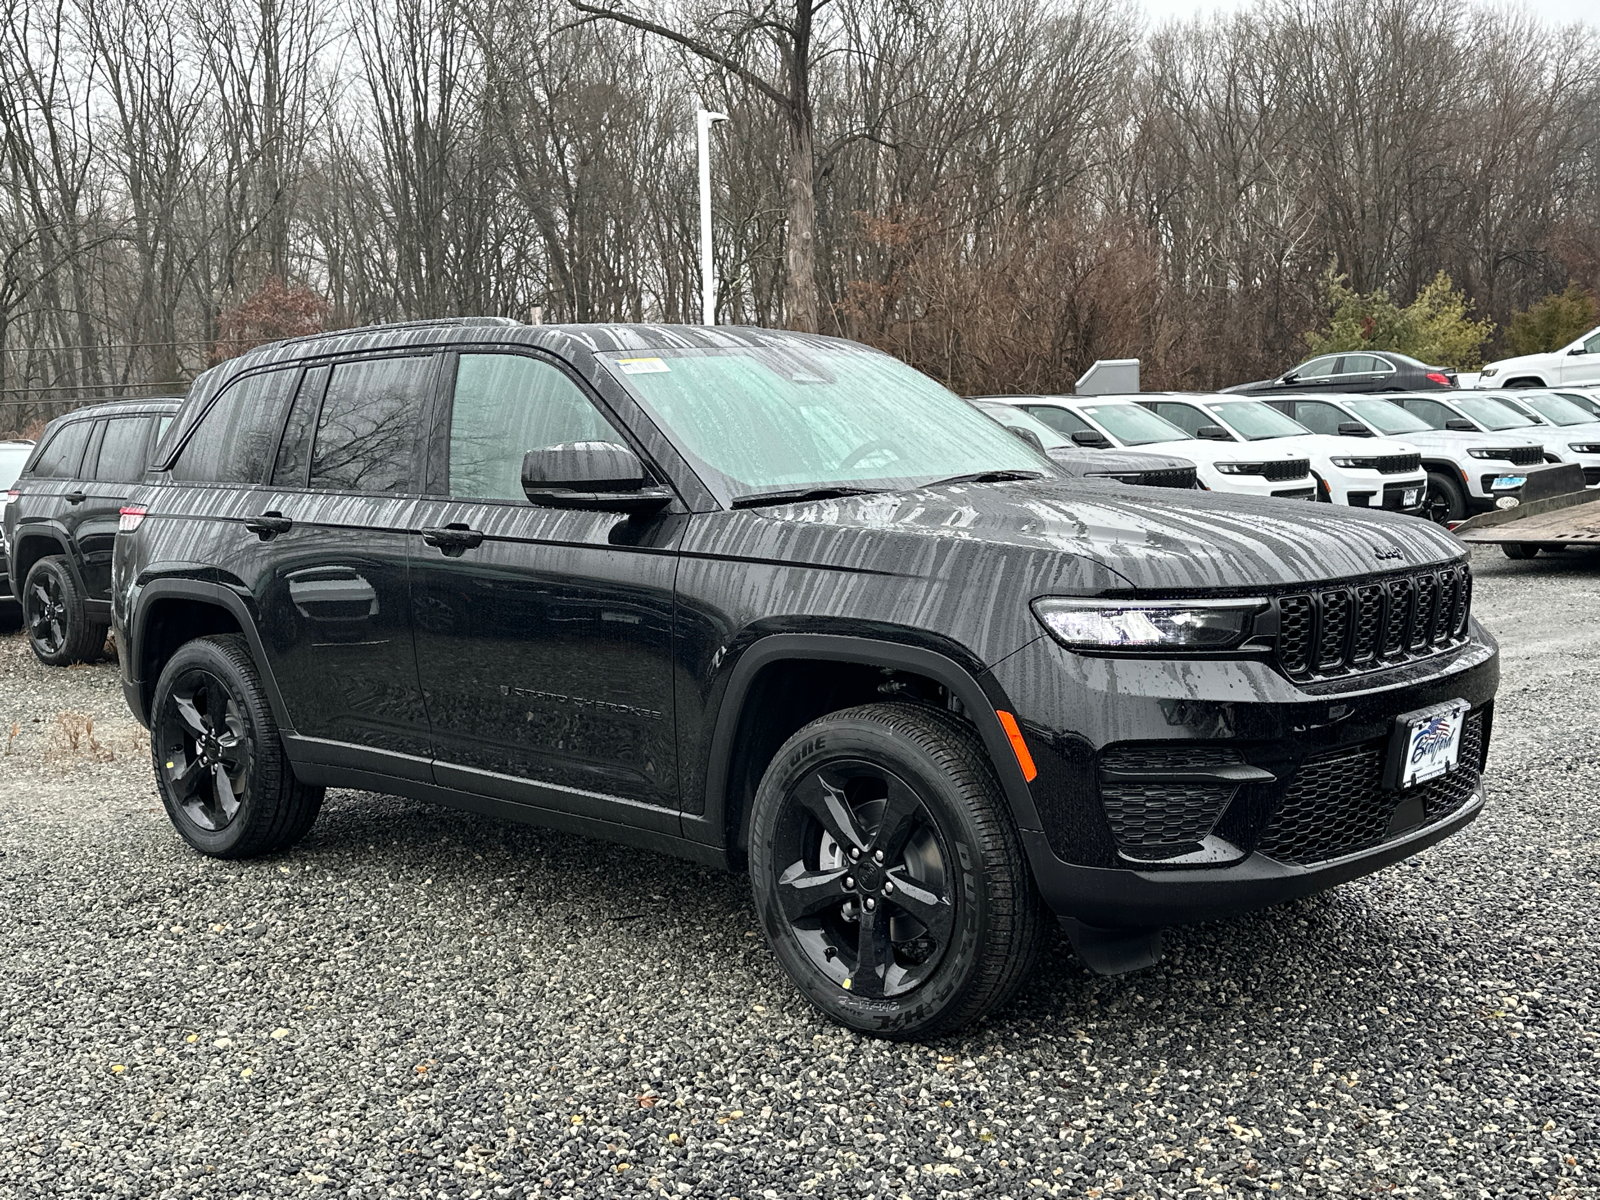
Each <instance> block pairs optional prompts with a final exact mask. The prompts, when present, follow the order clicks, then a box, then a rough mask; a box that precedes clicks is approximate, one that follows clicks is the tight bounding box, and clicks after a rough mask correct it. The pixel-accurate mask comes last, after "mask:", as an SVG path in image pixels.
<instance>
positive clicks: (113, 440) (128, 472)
mask: <svg viewBox="0 0 1600 1200" xmlns="http://www.w3.org/2000/svg"><path fill="white" fill-rule="evenodd" d="M149 442H150V418H149V417H117V418H115V419H114V420H111V421H109V422H107V423H106V431H105V433H104V435H102V437H101V438H100V461H99V462H97V463H96V464H95V468H94V477H95V478H96V479H98V480H101V481H102V482H105V483H133V482H135V481H136V480H138V479H141V478H143V476H144V467H145V447H146V446H148V445H149Z"/></svg>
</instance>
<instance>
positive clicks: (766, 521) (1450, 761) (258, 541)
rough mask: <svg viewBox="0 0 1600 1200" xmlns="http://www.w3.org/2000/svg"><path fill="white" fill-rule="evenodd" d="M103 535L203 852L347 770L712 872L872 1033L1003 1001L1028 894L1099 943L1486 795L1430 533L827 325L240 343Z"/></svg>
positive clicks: (1227, 900) (1388, 848) (1362, 864)
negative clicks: (1137, 450) (1092, 425)
mask: <svg viewBox="0 0 1600 1200" xmlns="http://www.w3.org/2000/svg"><path fill="white" fill-rule="evenodd" d="M113 574H114V580H113V588H112V591H113V596H114V614H115V620H116V628H117V635H118V644H119V646H120V647H121V648H122V650H123V653H122V655H121V662H122V673H123V686H124V690H125V692H126V695H127V698H128V702H129V704H130V705H131V706H132V708H133V711H134V712H135V713H136V714H137V716H138V717H139V719H140V720H141V721H144V722H145V723H146V724H148V725H149V727H150V728H151V731H152V749H153V753H154V768H155V776H156V782H157V785H158V787H159V790H160V792H161V795H162V798H163V800H164V802H165V804H166V807H167V811H168V813H169V814H170V816H171V819H172V821H173V823H174V825H175V826H176V827H177V829H178V831H179V833H181V835H182V836H183V837H184V838H185V839H187V840H188V841H189V843H190V844H191V845H193V846H195V847H196V848H197V849H199V850H200V851H202V852H203V853H207V854H212V855H217V856H221V857H242V856H246V855H255V854H262V853H266V852H270V851H273V850H277V849H280V848H282V847H284V846H287V845H289V844H291V843H293V842H294V841H295V840H296V839H298V838H299V837H301V836H302V835H303V834H304V833H305V832H306V830H307V829H308V828H309V827H310V826H311V824H312V822H313V821H314V820H315V818H316V815H317V811H318V807H319V805H320V803H321V800H322V794H323V789H324V788H325V787H329V786H338V787H350V788H363V789H370V790H375V791H383V792H393V793H398V794H402V795H407V796H412V797H417V798H420V799H424V800H431V801H436V802H439V803H442V804H447V805H454V806H457V807H460V808H464V809H468V810H472V811H475V812H481V813H490V814H494V815H498V816H502V817H508V818H511V819H514V820H521V821H530V822H537V823H540V824H545V825H550V826H555V827H557V828H561V829H566V830H572V831H577V832H581V833H586V834H592V835H597V836H600V837H605V838H610V839H613V840H615V841H617V842H619V843H622V844H624V845H625V846H628V847H636V848H642V849H645V850H654V851H661V852H665V853H669V854H677V855H682V856H684V857H686V858H690V859H693V860H696V861H699V862H703V863H714V864H719V865H721V866H723V867H726V868H730V869H744V868H746V867H747V868H748V870H749V873H750V878H751V884H752V889H753V892H754V899H755V905H756V909H757V912H758V915H759V920H760V922H761V927H762V930H763V931H764V933H765V935H766V938H767V940H768V942H769V944H770V946H771V947H772V949H773V951H774V953H775V954H776V955H777V957H778V959H779V961H780V962H781V963H782V965H783V967H784V968H785V970H786V971H787V972H788V973H789V974H790V976H791V977H792V978H793V979H794V981H795V982H796V984H797V985H798V986H799V987H800V989H801V990H802V991H803V992H804V993H805V994H806V995H807V996H808V997H809V998H810V999H811V1000H812V1001H813V1002H814V1003H815V1004H816V1005H817V1006H818V1007H819V1008H821V1009H822V1010H823V1011H824V1012H826V1013H828V1014H829V1015H830V1016H832V1017H834V1018H835V1019H837V1020H840V1021H842V1022H845V1023H847V1024H849V1025H851V1026H853V1027H855V1028H857V1029H861V1030H864V1031H868V1032H871V1033H876V1034H882V1035H886V1036H891V1037H911V1036H925V1035H932V1034H936V1033H940V1032H944V1031H949V1030H953V1029H956V1028H959V1027H960V1026H962V1025H963V1024H965V1023H967V1022H969V1021H971V1020H974V1019H976V1018H977V1017H979V1016H981V1015H982V1014H983V1013H985V1012H987V1011H989V1010H990V1009H992V1008H993V1007H995V1006H996V1005H998V1004H1001V1003H1003V1002H1004V1001H1005V1000H1006V999H1007V998H1008V997H1009V996H1011V995H1012V994H1014V993H1015V991H1016V989H1017V988H1018V987H1019V986H1020V984H1021V983H1022V981H1023V979H1024V978H1025V977H1026V975H1027V973H1028V970H1029V968H1030V966H1031V964H1032V962H1033V960H1034V958H1035V956H1036V955H1037V954H1038V952H1039V950H1040V947H1041V945H1042V942H1043V939H1044V934H1045V931H1046V929H1047V928H1048V920H1049V918H1050V917H1051V915H1052V914H1053V915H1054V916H1055V917H1057V918H1059V919H1060V920H1061V922H1062V924H1063V925H1064V926H1065V928H1066V930H1067V932H1068V933H1069V935H1070V936H1071V938H1072V940H1073V942H1074V944H1075V945H1076V946H1077V948H1078V951H1079V953H1080V954H1081V955H1082V956H1083V957H1084V959H1085V961H1086V962H1088V963H1089V965H1090V966H1092V967H1093V968H1095V969H1097V970H1101V971H1118V970H1126V969H1130V968H1133V967H1137V966H1140V965H1144V964H1147V963H1149V962H1151V961H1153V960H1154V958H1155V957H1156V956H1157V955H1158V954H1159V946H1160V943H1159V930H1160V929H1161V928H1162V927H1163V926H1166V925H1169V924H1173V923H1177V922H1182V921H1192V920H1199V919H1206V918H1212V917H1216V916H1219V915H1222V914H1228V913H1234V912H1238V911H1241V910H1244V909H1249V908H1252V907H1257V906H1260V905H1265V904H1270V903H1274V902H1276V901H1280V900H1285V899H1289V898H1292V897H1296V896H1303V895H1306V894H1308V893H1310V892H1315V891H1318V890H1320V889H1323V888H1327V887H1331V886H1333V885H1335V884H1338V883H1340V882H1343V881H1345V880H1348V879H1352V878H1354V877H1356V876H1359V875H1362V874H1365V873H1367V872H1370V871H1373V870H1376V869H1378V868H1380V867H1382V866H1384V865H1385V864H1388V863H1392V862H1394V861H1396V860H1398V859H1401V858H1403V857H1405V856H1407V855H1410V854H1413V853H1415V852H1416V851H1418V850H1420V849H1422V848H1423V847H1425V846H1428V845H1430V844H1432V843H1434V842H1436V841H1438V840H1439V839H1441V838H1443V837H1445V836H1447V835H1449V834H1451V833H1453V832H1454V831H1456V830H1457V829H1460V828H1461V827H1462V826H1464V825H1466V824H1467V823H1468V822H1470V821H1471V820H1473V819H1474V818H1475V817H1476V816H1477V815H1478V813H1479V812H1480V811H1481V809H1482V806H1483V804H1484V792H1483V787H1482V783H1481V778H1480V771H1481V769H1482V766H1483V762H1484V757H1485V754H1486V752H1487V748H1488V744H1489V734H1490V726H1491V721H1492V712H1493V698H1494V693H1495V688H1496V685H1497V681H1498V675H1499V662H1498V652H1497V650H1496V647H1495V644H1494V642H1493V640H1492V639H1491V638H1490V637H1489V636H1488V635H1487V634H1486V633H1484V632H1483V630H1482V629H1481V628H1480V627H1479V626H1478V625H1477V623H1476V622H1475V621H1474V620H1473V619H1472V617H1471V615H1470V602H1471V577H1470V575H1469V573H1468V570H1467V565H1466V562H1465V558H1464V551H1463V549H1462V547H1461V546H1460V545H1459V544H1458V543H1456V542H1455V541H1454V540H1453V539H1452V538H1450V536H1449V535H1448V534H1446V533H1444V532H1443V531H1441V530H1439V529H1437V528H1436V527H1434V526H1432V525H1429V524H1426V523H1424V522H1421V521H1416V520H1412V519H1410V518H1407V517H1402V516H1399V515H1397V514H1391V513H1386V512H1379V511H1357V510H1348V509H1342V508H1334V507H1333V506H1316V505H1285V504H1282V503H1279V502H1276V501H1270V500H1262V501H1254V500H1250V499H1247V498H1241V497H1237V496H1225V495H1216V494H1211V493H1206V492H1195V491H1181V490H1176V489H1170V488H1151V487H1137V486H1127V485H1124V484H1121V483H1116V482H1112V481H1098V480H1087V479H1068V478H1065V477H1063V476H1062V475H1061V474H1060V473H1059V472H1058V471H1057V470H1056V469H1055V468H1054V467H1053V466H1052V464H1051V462H1050V460H1049V459H1047V458H1046V457H1044V456H1043V455H1041V454H1040V453H1039V452H1038V451H1036V450H1034V449H1033V448H1032V447H1030V446H1028V445H1027V444H1025V443H1024V442H1022V441H1021V440H1019V439H1018V438H1016V437H1015V436H1013V435H1012V434H1011V433H1009V432H1007V431H1006V430H1005V429H1004V428H1002V427H1001V426H999V425H997V424H995V423H994V422H992V421H990V420H989V419H988V418H987V417H985V416H984V415H982V414H981V413H980V412H978V411H977V410H976V409H974V408H972V407H970V406H969V405H967V404H965V403H964V402H962V401H961V400H960V399H959V398H957V397H956V396H954V395H952V394H951V393H949V392H948V391H946V390H945V389H944V388H942V387H940V386H939V385H937V384H936V383H934V382H933V381H932V380H930V379H928V378H926V377H925V376H922V375H920V374H918V373H917V372H915V371H913V370H911V369H910V368H909V367H906V366H904V365H903V364H901V363H899V362H897V361H896V360H894V359H892V358H890V357H888V356H886V355H883V354H880V353H877V352H875V351H871V350H868V349H866V348H864V347H861V346H856V345H853V344H851V343H848V342H841V341H837V340H833V339H829V338H823V337H814V336H806V335H801V334H791V333H783V332H775V331H769V330H757V329H734V328H711V329H706V328H691V327H663V326H623V325H619V326H572V327H552V326H542V327H529V326H523V325H518V324H516V323H514V322H508V321H495V320H487V319H483V320H459V321H450V322H433V323H419V324H412V325H404V326H393V327H388V328H376V329H367V330H354V331H349V332H344V333H337V334H327V335H319V336H317V337H314V338H309V339H304V340H299V341H293V342H285V343H280V344H277V345H275V346H270V347H263V348H261V349H258V350H254V351H252V352H250V353H248V354H246V355H244V356H242V357H240V358H238V359H235V360H233V361H231V362H228V363H225V364H223V365H222V366H219V367H217V368H214V369H213V370H211V371H209V372H207V373H206V374H205V375H203V376H201V377H200V379H198V380H197V381H196V383H195V385H194V387H193V389H192V391H191V393H190V395H189V398H188V400H187V401H186V402H185V404H184V407H183V410H182V412H181V414H180V416H179V419H178V426H177V427H176V428H175V429H174V430H173V431H172V432H171V434H170V435H169V436H168V437H167V438H166V439H165V441H163V443H162V445H161V449H160V451H159V453H158V456H157V459H156V461H155V462H154V463H153V465H152V471H151V473H150V475H149V476H148V477H147V480H146V486H144V487H142V488H141V489H139V490H138V491H137V493H136V494H135V495H134V496H133V497H132V499H131V500H130V502H129V505H128V511H127V513H126V515H125V518H124V524H123V531H122V532H121V533H119V535H118V537H117V542H116V562H115V569H114V572H113ZM626 853H628V851H621V852H619V855H622V854H626ZM619 869H625V868H623V867H620V866H619Z"/></svg>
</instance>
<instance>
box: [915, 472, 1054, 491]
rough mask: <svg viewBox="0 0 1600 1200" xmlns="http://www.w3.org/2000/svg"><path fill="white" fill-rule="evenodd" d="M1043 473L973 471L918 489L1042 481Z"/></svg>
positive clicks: (937, 480)
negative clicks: (959, 484) (968, 484)
mask: <svg viewBox="0 0 1600 1200" xmlns="http://www.w3.org/2000/svg"><path fill="white" fill-rule="evenodd" d="M1043 478H1044V472H1043V471H974V472H972V474H970V475H952V476H950V478H948V479H935V480H934V481H933V482H932V483H924V484H919V485H918V486H920V487H925V488H930V487H942V486H944V485H945V484H947V483H1011V482H1013V481H1015V480H1018V479H1043Z"/></svg>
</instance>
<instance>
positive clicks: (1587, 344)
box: [1583, 329, 1600, 354]
mask: <svg viewBox="0 0 1600 1200" xmlns="http://www.w3.org/2000/svg"><path fill="white" fill-rule="evenodd" d="M1583 348H1584V350H1585V351H1586V352H1587V353H1589V354H1600V329H1597V330H1595V331H1594V333H1593V334H1592V335H1591V336H1589V337H1586V338H1584V339H1583Z"/></svg>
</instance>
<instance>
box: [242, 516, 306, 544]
mask: <svg viewBox="0 0 1600 1200" xmlns="http://www.w3.org/2000/svg"><path fill="white" fill-rule="evenodd" d="M293 526H294V522H293V521H291V520H290V519H289V518H288V517H286V516H284V515H283V514H282V513H280V512H265V513H262V514H261V515H260V516H259V517H246V518H245V522H244V527H245V528H246V529H248V530H249V531H250V532H251V533H254V534H257V535H258V536H259V537H260V538H261V540H262V541H263V542H270V541H271V540H272V539H273V538H275V537H277V536H278V535H279V534H280V533H288V532H289V530H290V529H291V528H292V527H293Z"/></svg>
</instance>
